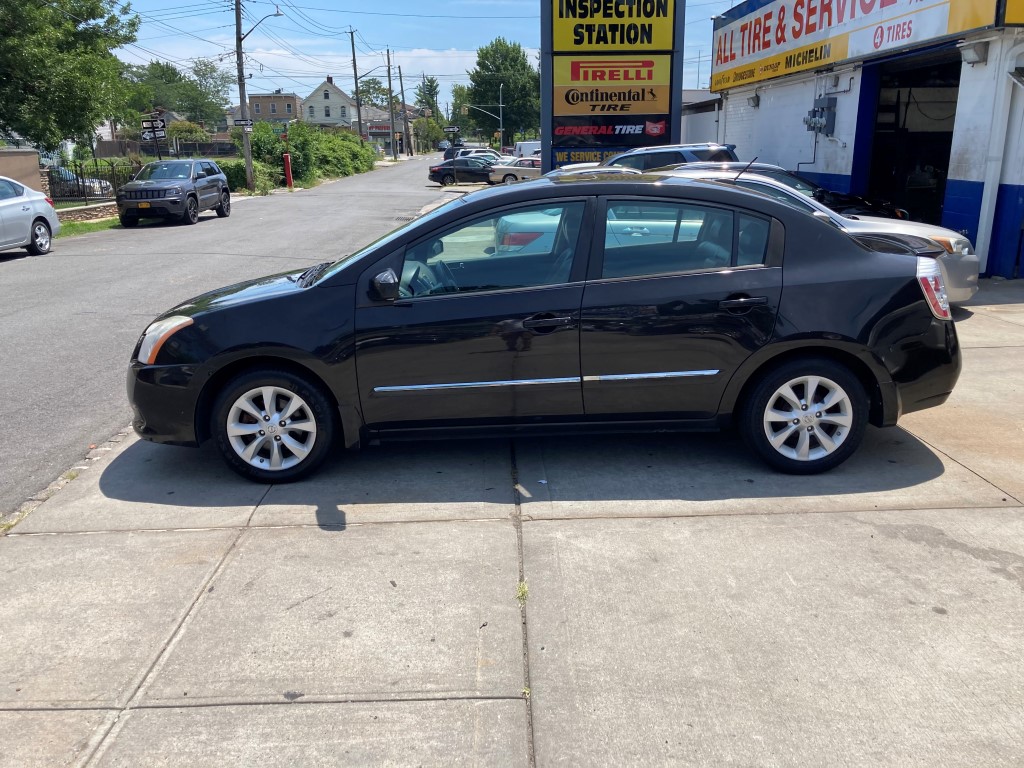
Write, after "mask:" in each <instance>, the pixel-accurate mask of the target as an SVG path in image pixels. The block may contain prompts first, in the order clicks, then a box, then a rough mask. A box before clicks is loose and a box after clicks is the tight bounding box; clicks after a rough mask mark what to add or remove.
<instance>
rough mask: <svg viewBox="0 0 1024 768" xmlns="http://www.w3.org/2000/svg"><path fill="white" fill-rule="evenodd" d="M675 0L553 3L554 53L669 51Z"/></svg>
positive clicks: (569, 1)
mask: <svg viewBox="0 0 1024 768" xmlns="http://www.w3.org/2000/svg"><path fill="white" fill-rule="evenodd" d="M674 13H675V0H554V38H555V39H554V51H555V52H556V53H572V52H575V51H670V50H672V31H673V28H672V27H673V25H672V20H673V16H674Z"/></svg>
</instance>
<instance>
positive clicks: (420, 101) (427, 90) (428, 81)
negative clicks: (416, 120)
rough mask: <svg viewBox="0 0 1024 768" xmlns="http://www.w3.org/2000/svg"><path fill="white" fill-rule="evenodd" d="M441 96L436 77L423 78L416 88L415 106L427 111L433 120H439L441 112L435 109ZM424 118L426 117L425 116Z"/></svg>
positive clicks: (439, 85)
mask: <svg viewBox="0 0 1024 768" xmlns="http://www.w3.org/2000/svg"><path fill="white" fill-rule="evenodd" d="M440 94H441V84H440V83H439V82H437V78H436V77H425V78H423V80H422V81H421V82H420V83H419V85H417V86H416V106H417V107H422V108H423V109H429V110H430V112H431V114H430V115H429V116H430V117H431V118H433V119H434V120H440V119H441V110H440V109H438V107H437V99H438V97H439V96H440ZM425 116H426V115H425Z"/></svg>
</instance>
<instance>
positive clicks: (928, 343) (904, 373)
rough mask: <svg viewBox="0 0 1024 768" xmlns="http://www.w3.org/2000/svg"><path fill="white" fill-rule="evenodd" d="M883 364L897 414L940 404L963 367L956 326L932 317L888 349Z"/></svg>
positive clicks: (954, 383)
mask: <svg viewBox="0 0 1024 768" xmlns="http://www.w3.org/2000/svg"><path fill="white" fill-rule="evenodd" d="M894 362H895V363H898V365H896V366H895V367H894V366H893V363H894ZM886 364H887V366H888V367H889V369H890V370H891V371H892V379H893V384H894V385H895V387H896V395H897V399H898V412H899V415H901V416H902V415H903V414H907V413H913V412H914V411H921V410H924V409H925V408H932V407H934V406H936V405H942V403H944V402H946V399H947V398H948V397H949V395H950V394H951V393H952V392H953V387H954V386H955V385H956V382H957V379H959V378H960V370H961V367H962V359H961V354H960V342H959V340H958V339H957V335H956V326H955V325H954V324H953V321H952V320H938V319H933V320H932V321H931V324H930V325H929V327H928V328H927V330H925V331H924V332H923V333H921V334H919V335H917V336H912V337H908V338H907V339H906V340H904V341H903V342H902V343H900V344H899V345H898V347H893V348H891V349H890V350H889V354H888V355H887V359H886Z"/></svg>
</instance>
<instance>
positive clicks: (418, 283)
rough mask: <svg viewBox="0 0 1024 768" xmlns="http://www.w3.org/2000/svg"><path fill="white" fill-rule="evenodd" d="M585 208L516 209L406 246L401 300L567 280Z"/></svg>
mask: <svg viewBox="0 0 1024 768" xmlns="http://www.w3.org/2000/svg"><path fill="white" fill-rule="evenodd" d="M583 211H584V204H583V203H581V202H571V203H563V204H561V205H554V206H551V205H548V206H544V207H540V206H535V207H531V208H517V209H515V210H512V211H508V212H506V213H502V214H499V215H496V216H491V217H487V218H482V219H476V220H474V221H471V222H469V223H462V224H459V225H458V226H456V227H453V228H451V229H449V230H447V231H445V232H443V233H441V234H438V235H434V236H432V237H430V238H428V239H427V240H424V241H422V242H420V243H417V244H416V245H415V246H412V247H410V248H409V249H408V250H407V251H406V254H405V263H404V264H403V267H402V279H401V282H400V284H399V286H400V293H401V295H402V296H403V297H406V298H412V297H418V296H431V295H438V294H448V293H477V292H480V291H494V290H502V289H509V288H526V287H531V286H541V285H554V284H557V283H564V282H567V281H568V280H569V272H570V269H571V267H572V260H573V255H574V254H575V249H576V241H577V239H578V238H579V233H580V224H581V222H582V220H583Z"/></svg>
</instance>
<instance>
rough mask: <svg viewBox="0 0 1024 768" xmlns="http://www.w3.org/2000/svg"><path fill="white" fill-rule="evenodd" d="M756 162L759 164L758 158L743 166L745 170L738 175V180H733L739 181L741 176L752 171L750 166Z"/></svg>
mask: <svg viewBox="0 0 1024 768" xmlns="http://www.w3.org/2000/svg"><path fill="white" fill-rule="evenodd" d="M756 162H757V157H755V158H754V159H753V160H751V161H750V162H749V163H747V164H746V165H745V166H743V170H742V171H740V172H739V173H737V174H736V178H735V179H733V181H739V179H740V176H742V175H743V174H744V173H746V172H747V171H748V170H749V169H750V166H752V165H753V164H754V163H756Z"/></svg>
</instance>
